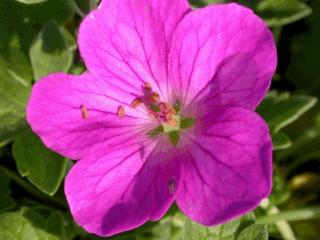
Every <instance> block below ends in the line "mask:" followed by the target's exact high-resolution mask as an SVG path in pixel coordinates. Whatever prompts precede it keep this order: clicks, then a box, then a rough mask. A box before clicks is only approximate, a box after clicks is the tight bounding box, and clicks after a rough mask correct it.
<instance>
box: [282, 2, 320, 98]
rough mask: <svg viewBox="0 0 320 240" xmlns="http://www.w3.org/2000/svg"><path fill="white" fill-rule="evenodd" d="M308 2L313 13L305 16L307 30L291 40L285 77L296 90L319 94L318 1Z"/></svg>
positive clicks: (319, 24)
mask: <svg viewBox="0 0 320 240" xmlns="http://www.w3.org/2000/svg"><path fill="white" fill-rule="evenodd" d="M309 2H310V5H311V7H312V9H313V14H311V15H310V16H309V17H307V18H306V21H305V22H306V23H307V31H304V32H303V33H300V34H299V35H297V36H295V37H294V38H293V39H292V41H291V45H290V50H291V51H290V55H291V58H290V64H289V65H288V68H287V71H286V77H287V78H288V79H289V80H290V81H291V82H293V83H294V85H295V86H296V88H297V90H298V91H303V90H304V92H306V93H308V94H313V95H319V92H320V74H319V61H318V60H317V59H319V56H320V41H319V39H320V37H319V36H320V28H319V26H320V18H319V15H320V2H319V0H313V1H309ZM302 79H303V80H302Z"/></svg>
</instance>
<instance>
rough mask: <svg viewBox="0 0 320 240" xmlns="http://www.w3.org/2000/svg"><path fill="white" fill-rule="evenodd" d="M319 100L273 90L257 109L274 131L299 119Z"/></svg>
mask: <svg viewBox="0 0 320 240" xmlns="http://www.w3.org/2000/svg"><path fill="white" fill-rule="evenodd" d="M316 102H317V99H316V98H315V97H310V96H304V95H296V96H291V97H290V96H289V94H287V93H284V94H277V93H276V92H271V93H270V94H269V95H268V96H267V97H266V98H265V99H264V101H263V102H262V103H261V105H260V106H259V108H258V109H257V111H258V112H259V113H260V115H262V117H263V118H264V119H265V120H266V122H267V123H268V124H269V127H270V130H271V132H272V133H276V132H278V131H279V130H280V129H282V128H284V127H285V126H287V125H289V124H291V123H292V122H294V121H295V120H297V119H298V118H299V117H300V116H301V115H303V114H304V113H305V112H306V111H308V110H309V109H310V108H312V107H313V106H314V105H315V104H316Z"/></svg>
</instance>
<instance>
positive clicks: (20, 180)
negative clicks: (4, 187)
mask: <svg viewBox="0 0 320 240" xmlns="http://www.w3.org/2000/svg"><path fill="white" fill-rule="evenodd" d="M0 172H2V173H3V174H5V175H6V176H7V177H8V178H10V179H11V180H12V181H14V182H15V183H17V184H18V185H19V186H20V187H22V188H23V189H24V190H26V191H27V192H28V193H30V194H31V195H32V196H33V197H35V198H37V199H39V200H42V201H44V202H46V203H51V204H54V205H56V206H59V207H60V208H62V209H64V210H65V209H66V208H67V207H66V204H65V201H63V200H61V199H58V198H56V197H49V196H47V195H46V194H44V193H42V192H39V190H38V189H37V188H35V187H34V186H33V185H32V184H30V183H29V182H27V181H26V180H24V179H23V178H21V177H20V176H19V175H18V174H17V173H16V172H14V171H12V170H11V169H9V168H6V167H4V166H0Z"/></svg>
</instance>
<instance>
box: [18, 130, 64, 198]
mask: <svg viewBox="0 0 320 240" xmlns="http://www.w3.org/2000/svg"><path fill="white" fill-rule="evenodd" d="M12 151H13V156H14V159H15V161H16V164H17V167H18V171H19V173H20V174H21V176H24V177H27V178H28V180H29V181H30V182H31V183H33V184H34V185H35V186H36V187H37V188H39V189H40V190H41V191H42V192H44V193H46V194H49V195H53V194H54V193H55V192H56V191H57V190H58V188H59V186H60V184H61V181H62V179H63V177H64V175H65V172H66V168H67V160H66V159H65V158H63V157H61V156H60V155H58V154H57V153H54V152H52V151H50V150H49V149H47V148H46V147H45V146H44V145H43V144H42V142H41V141H40V139H39V138H38V137H37V136H36V135H35V134H34V133H32V132H31V130H29V129H28V130H25V131H24V132H22V133H21V134H20V135H19V136H17V137H16V138H15V140H14V143H13V148H12Z"/></svg>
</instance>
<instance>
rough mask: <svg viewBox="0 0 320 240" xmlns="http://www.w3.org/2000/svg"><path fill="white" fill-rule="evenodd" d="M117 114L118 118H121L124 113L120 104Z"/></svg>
mask: <svg viewBox="0 0 320 240" xmlns="http://www.w3.org/2000/svg"><path fill="white" fill-rule="evenodd" d="M117 115H118V117H119V118H123V117H124V115H125V112H124V107H122V106H119V107H118V111H117Z"/></svg>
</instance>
